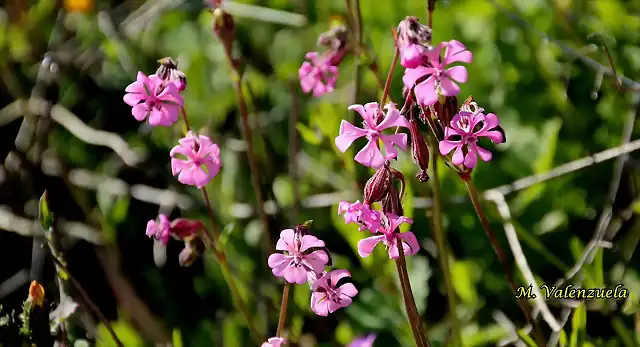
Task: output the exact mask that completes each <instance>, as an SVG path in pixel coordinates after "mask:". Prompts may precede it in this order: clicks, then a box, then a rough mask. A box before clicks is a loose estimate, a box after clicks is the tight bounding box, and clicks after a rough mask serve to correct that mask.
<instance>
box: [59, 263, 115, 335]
mask: <svg viewBox="0 0 640 347" xmlns="http://www.w3.org/2000/svg"><path fill="white" fill-rule="evenodd" d="M51 259H52V260H53V262H54V263H55V264H56V267H58V268H60V269H62V271H64V272H65V273H66V275H67V277H68V278H69V281H70V282H71V284H72V285H73V286H74V287H75V288H76V290H77V291H78V294H80V297H81V298H82V301H84V304H85V308H88V311H92V312H93V313H95V315H96V316H98V319H100V322H102V324H103V325H104V327H105V328H106V329H107V331H108V332H109V335H111V338H112V339H113V342H115V344H116V346H118V347H124V345H123V344H122V341H120V339H119V338H118V335H116V332H115V331H114V330H113V327H112V326H111V324H110V323H109V320H107V317H105V316H104V315H103V314H102V312H101V311H100V309H99V308H98V306H97V305H96V304H95V303H94V302H93V301H92V300H91V298H90V297H89V293H87V291H86V290H84V288H83V287H82V285H81V284H80V282H79V281H78V280H77V279H76V278H75V277H74V276H73V275H72V274H71V272H69V268H68V267H67V266H66V265H65V264H64V263H63V262H62V261H60V259H58V258H56V256H55V255H54V254H53V253H51ZM58 276H59V274H58Z"/></svg>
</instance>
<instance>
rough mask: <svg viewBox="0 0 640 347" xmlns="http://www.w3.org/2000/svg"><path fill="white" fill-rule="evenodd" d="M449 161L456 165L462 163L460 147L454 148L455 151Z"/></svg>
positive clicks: (462, 156)
mask: <svg viewBox="0 0 640 347" xmlns="http://www.w3.org/2000/svg"><path fill="white" fill-rule="evenodd" d="M451 161H452V162H453V163H454V164H456V165H460V164H462V163H463V162H464V153H463V152H462V146H456V151H455V152H454V153H453V157H452V158H451Z"/></svg>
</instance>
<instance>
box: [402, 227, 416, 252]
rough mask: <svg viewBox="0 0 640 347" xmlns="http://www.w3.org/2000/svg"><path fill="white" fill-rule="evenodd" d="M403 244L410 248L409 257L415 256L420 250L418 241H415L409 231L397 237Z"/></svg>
mask: <svg viewBox="0 0 640 347" xmlns="http://www.w3.org/2000/svg"><path fill="white" fill-rule="evenodd" d="M398 237H399V238H401V239H402V240H403V241H404V242H406V243H407V245H409V247H410V248H411V255H416V254H417V253H418V251H419V250H420V244H419V243H418V239H416V235H415V234H414V233H412V232H410V231H407V232H404V233H400V234H399V235H398Z"/></svg>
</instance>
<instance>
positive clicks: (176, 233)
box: [170, 218, 204, 240]
mask: <svg viewBox="0 0 640 347" xmlns="http://www.w3.org/2000/svg"><path fill="white" fill-rule="evenodd" d="M203 227H204V225H203V224H202V222H201V221H199V220H191V219H186V218H177V219H174V220H173V221H171V229H170V233H171V235H172V236H173V237H175V238H178V239H180V240H184V239H186V238H189V237H190V236H192V235H195V234H196V233H197V232H198V231H200V229H202V228H203Z"/></svg>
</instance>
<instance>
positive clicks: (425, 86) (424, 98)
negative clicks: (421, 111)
mask: <svg viewBox="0 0 640 347" xmlns="http://www.w3.org/2000/svg"><path fill="white" fill-rule="evenodd" d="M435 83H436V80H435V78H434V77H433V76H431V77H429V78H427V79H426V80H425V81H424V82H422V83H420V84H417V85H416V87H415V89H414V93H415V95H416V99H417V101H418V103H420V104H421V105H423V106H431V105H433V104H435V103H436V101H438V95H437V94H436V85H435Z"/></svg>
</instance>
